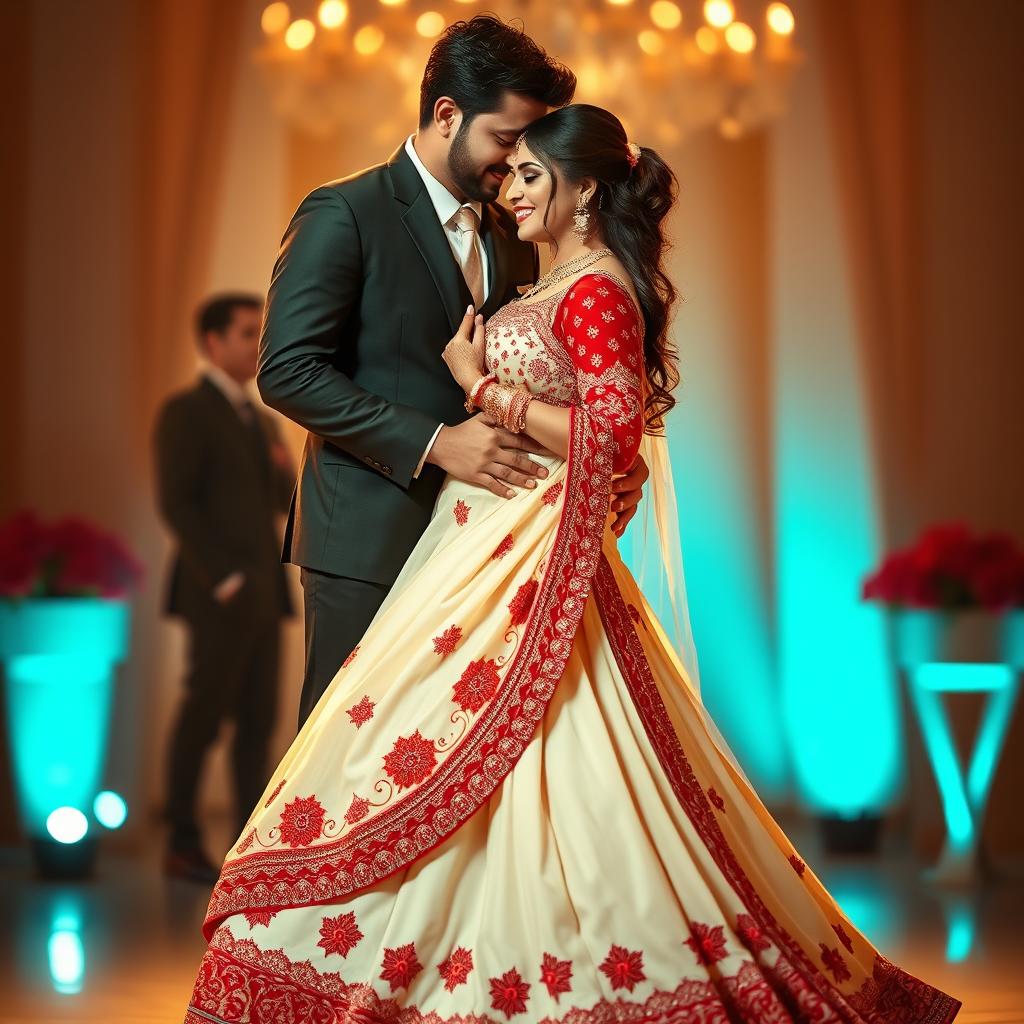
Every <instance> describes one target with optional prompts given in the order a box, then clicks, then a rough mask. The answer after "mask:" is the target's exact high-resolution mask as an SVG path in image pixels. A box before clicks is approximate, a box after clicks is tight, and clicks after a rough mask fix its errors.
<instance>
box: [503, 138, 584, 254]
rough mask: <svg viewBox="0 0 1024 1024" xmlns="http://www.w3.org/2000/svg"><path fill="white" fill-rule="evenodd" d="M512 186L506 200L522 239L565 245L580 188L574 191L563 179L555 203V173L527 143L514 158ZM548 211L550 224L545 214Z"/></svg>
mask: <svg viewBox="0 0 1024 1024" xmlns="http://www.w3.org/2000/svg"><path fill="white" fill-rule="evenodd" d="M512 173H513V175H514V177H513V178H512V184H511V185H509V187H508V192H507V193H506V197H507V199H508V201H509V205H510V206H511V207H512V209H513V211H514V212H515V215H516V223H517V224H518V225H519V237H520V238H521V239H523V241H524V242H538V243H539V242H561V241H562V239H563V238H565V237H566V234H567V232H568V231H570V230H571V229H572V226H573V219H572V218H573V214H574V213H575V212H576V200H577V199H578V198H579V189H576V188H572V187H571V186H570V185H568V184H567V183H566V182H565V180H564V179H563V178H561V177H558V178H557V181H558V187H557V188H556V189H555V198H554V200H553V201H552V202H551V207H550V209H549V208H548V201H549V200H550V199H551V190H552V177H551V172H550V171H549V170H548V169H547V168H546V167H545V166H544V165H543V164H542V163H541V162H540V161H539V160H538V159H537V158H536V157H535V156H534V155H533V153H531V152H530V147H529V146H527V144H526V143H525V142H522V143H520V146H519V149H518V150H517V151H516V152H515V153H514V154H513V157H512ZM545 210H546V211H547V224H546V225H545V223H544V213H545Z"/></svg>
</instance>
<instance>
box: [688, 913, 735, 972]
mask: <svg viewBox="0 0 1024 1024" xmlns="http://www.w3.org/2000/svg"><path fill="white" fill-rule="evenodd" d="M683 945H684V946H689V947H690V949H692V950H693V953H694V956H696V957H697V963H699V964H713V963H717V962H718V961H719V960H724V959H725V958H726V957H727V956H728V955H729V953H728V950H726V948H725V928H724V927H723V926H722V925H720V924H716V925H714V926H712V925H709V924H701V923H700V922H698V921H691V922H690V938H688V939H686V940H685V941H684V942H683Z"/></svg>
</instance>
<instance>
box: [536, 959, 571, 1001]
mask: <svg viewBox="0 0 1024 1024" xmlns="http://www.w3.org/2000/svg"><path fill="white" fill-rule="evenodd" d="M571 977H572V961H571V960H559V959H558V957H556V956H554V955H552V954H551V953H545V954H544V958H543V959H542V960H541V962H540V980H541V981H542V982H544V984H545V985H546V986H547V990H548V994H549V995H550V996H552V997H553V998H554V1000H555V1002H556V1003H557V1002H558V997H559V996H560V995H561V993H563V992H571V991H572V985H571V984H569V979H570V978H571Z"/></svg>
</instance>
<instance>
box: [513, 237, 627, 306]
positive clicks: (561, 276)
mask: <svg viewBox="0 0 1024 1024" xmlns="http://www.w3.org/2000/svg"><path fill="white" fill-rule="evenodd" d="M612 255H614V253H613V252H612V251H611V249H595V250H593V251H592V252H585V253H583V255H582V256H576V257H574V258H573V259H571V260H566V262H565V263H562V264H560V265H559V266H558V267H556V268H555V269H554V270H549V271H548V272H547V273H546V274H545V275H544V276H543V277H542V278H541V279H540V280H539V281H538V282H537V283H536V284H535V285H534V286H533V287H532V288H530V289H529V290H528V291H525V292H523V294H522V295H520V296H519V298H518V299H517V300H516V301H517V302H522V300H523V299H528V298H530V296H531V295H536V294H537V292H541V291H543V290H544V289H545V288H547V287H549V286H550V285H553V284H557V283H558V282H559V281H564V280H565V279H566V278H568V277H572V276H573V274H578V273H579V272H580V271H581V270H586V268H587V267H589V266H590V265H591V264H592V263H596V262H597V261H598V260H603V259H604V258H605V256H612Z"/></svg>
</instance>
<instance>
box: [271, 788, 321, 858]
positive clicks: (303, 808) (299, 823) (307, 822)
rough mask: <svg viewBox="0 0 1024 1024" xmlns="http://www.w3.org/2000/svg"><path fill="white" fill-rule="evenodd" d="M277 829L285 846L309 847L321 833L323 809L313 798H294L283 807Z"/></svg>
mask: <svg viewBox="0 0 1024 1024" xmlns="http://www.w3.org/2000/svg"><path fill="white" fill-rule="evenodd" d="M277 827H278V828H279V829H280V831H281V842H282V843H284V844H285V846H309V845H310V843H312V842H313V841H314V840H315V839H319V838H320V833H321V832H323V828H324V809H323V807H321V806H320V801H319V800H317V798H316V797H315V796H307V797H296V798H295V799H294V800H293V801H292V802H291V803H290V804H285V805H284V810H283V811H282V812H281V821H280V823H279V824H278V826H277Z"/></svg>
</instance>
